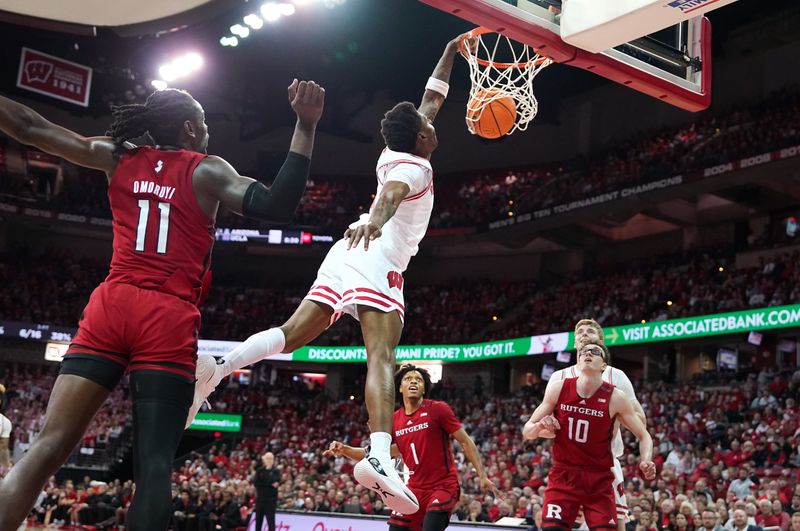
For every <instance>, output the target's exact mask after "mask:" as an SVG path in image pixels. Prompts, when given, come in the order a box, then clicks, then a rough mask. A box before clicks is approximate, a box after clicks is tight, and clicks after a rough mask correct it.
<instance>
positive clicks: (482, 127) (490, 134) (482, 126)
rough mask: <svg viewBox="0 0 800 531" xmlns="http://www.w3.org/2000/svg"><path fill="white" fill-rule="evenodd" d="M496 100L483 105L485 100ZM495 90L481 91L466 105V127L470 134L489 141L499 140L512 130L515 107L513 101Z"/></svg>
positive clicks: (515, 118)
mask: <svg viewBox="0 0 800 531" xmlns="http://www.w3.org/2000/svg"><path fill="white" fill-rule="evenodd" d="M497 94H500V95H501V96H500V97H498V98H497V99H494V100H492V101H490V102H489V103H488V104H484V102H485V101H486V100H487V99H490V98H492V97H495V95H497ZM502 94H504V93H503V92H501V91H499V90H497V89H482V90H480V91H478V93H477V94H476V95H475V97H473V98H472V99H470V100H469V103H468V104H467V127H468V128H469V130H470V131H471V132H472V133H475V134H476V135H478V136H480V137H481V138H486V139H489V140H492V139H495V138H500V137H501V136H503V135H505V134H508V133H509V132H510V131H511V129H513V128H514V123H515V122H516V120H517V105H516V103H514V99H513V98H511V96H508V95H502Z"/></svg>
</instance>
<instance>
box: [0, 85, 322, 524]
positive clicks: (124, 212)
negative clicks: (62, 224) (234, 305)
mask: <svg viewBox="0 0 800 531" xmlns="http://www.w3.org/2000/svg"><path fill="white" fill-rule="evenodd" d="M289 101H290V102H291V105H292V108H293V109H294V110H295V113H296V114H297V125H296V127H295V131H294V136H293V137H292V143H291V146H290V152H289V154H288V155H287V158H286V162H285V163H284V165H283V167H282V168H281V170H280V171H279V172H278V175H277V176H276V178H275V182H274V184H273V186H272V188H269V189H268V188H267V187H266V186H264V185H263V184H262V183H260V182H258V181H255V180H253V179H251V178H249V177H243V176H241V175H239V174H238V173H237V172H236V170H234V169H233V167H231V166H230V165H229V164H228V163H227V162H225V161H224V160H223V159H221V158H219V157H214V156H208V155H206V148H207V146H208V138H209V136H208V128H207V127H206V124H205V113H204V112H203V108H202V107H201V106H200V104H199V103H197V101H195V99H194V98H192V96H191V95H189V93H188V92H184V91H180V90H175V89H167V90H160V91H156V92H154V93H153V94H151V95H150V96H149V97H148V98H147V101H146V102H145V104H144V105H139V104H132V105H123V106H121V107H116V108H115V109H114V111H113V115H114V122H113V123H112V125H111V130H110V131H109V136H103V137H91V138H86V137H83V136H81V135H79V134H77V133H75V132H73V131H69V130H67V129H64V128H62V127H59V126H57V125H55V124H53V123H51V122H49V121H47V120H45V119H44V118H43V117H42V116H40V115H39V114H37V113H36V112H34V111H33V110H32V109H29V108H28V107H25V106H24V105H20V104H19V103H16V102H14V101H12V100H9V99H7V98H3V97H0V130H1V131H3V132H4V133H6V134H7V135H9V136H11V137H12V138H14V139H15V140H17V141H19V142H21V143H23V144H28V145H33V146H36V147H37V148H39V149H41V150H43V151H46V152H48V153H51V154H53V155H57V156H59V157H62V158H64V159H67V160H69V161H71V162H73V163H75V164H78V165H80V166H85V167H87V168H93V169H97V170H102V171H103V172H105V174H106V177H107V179H108V198H109V202H110V204H111V213H112V217H113V230H114V254H113V257H112V259H111V270H110V272H109V275H108V277H107V278H106V280H105V282H103V283H102V284H100V286H98V287H97V289H95V290H94V292H93V293H92V295H91V298H90V299H89V303H88V304H87V305H86V308H85V309H84V311H83V315H82V317H81V320H80V323H79V329H78V333H77V335H76V337H75V340H74V341H73V342H72V343H71V344H70V347H69V350H68V352H67V355H66V357H65V358H64V361H63V363H62V365H61V374H60V375H59V377H58V379H57V380H56V383H55V385H54V387H53V391H52V393H51V395H50V401H49V403H48V405H47V417H46V418H45V422H44V426H43V427H42V431H41V433H40V434H39V436H38V437H37V439H36V440H35V442H34V443H33V445H32V446H31V448H30V450H29V451H28V453H27V454H25V456H24V457H23V458H22V459H21V460H20V461H19V463H17V465H16V466H15V467H14V468H13V469H12V471H11V473H9V474H8V475H7V476H6V477H5V479H3V481H2V482H0V531H15V530H16V529H17V528H18V527H19V525H20V524H21V523H22V521H23V519H24V518H25V516H27V515H28V513H29V512H30V509H31V507H32V506H33V504H34V502H35V500H36V496H37V495H38V494H39V492H41V490H42V486H43V485H44V483H45V481H46V480H47V478H48V477H50V476H51V475H52V474H54V473H55V471H56V470H57V469H58V468H59V467H60V466H61V465H62V464H63V463H64V460H66V458H67V457H68V456H69V454H70V453H71V452H72V450H73V448H75V446H76V445H77V443H78V442H79V441H80V439H81V437H82V436H83V433H84V432H85V431H86V428H87V426H88V425H89V422H90V421H91V420H92V417H94V415H95V413H96V412H97V410H98V409H99V408H100V406H101V405H102V404H103V402H104V401H105V399H106V397H107V396H108V394H109V393H110V392H111V390H112V389H113V388H114V387H115V386H116V384H117V383H118V382H119V380H120V378H121V377H122V375H123V374H124V373H125V372H126V371H127V372H130V381H131V398H132V401H133V427H134V446H133V452H134V455H133V459H134V472H133V474H134V480H135V481H136V495H135V497H134V500H133V503H132V505H131V508H130V511H129V513H128V522H127V524H128V526H127V527H128V529H130V530H131V531H162V530H165V529H167V526H168V525H169V519H170V513H171V500H170V487H171V484H170V471H171V468H172V460H173V458H174V455H175V450H176V449H177V447H178V442H179V441H180V438H181V434H182V433H183V427H184V422H185V420H186V415H187V413H188V411H189V406H190V405H191V402H192V395H193V393H194V373H195V362H196V357H197V336H198V327H199V325H200V312H199V311H198V309H197V305H198V303H199V301H200V298H201V296H202V292H203V287H204V285H206V286H207V280H208V276H207V273H208V268H209V265H210V260H211V247H212V245H213V243H214V232H215V229H214V220H215V218H216V215H217V209H218V208H219V206H220V205H222V206H224V207H225V208H227V209H229V210H231V211H233V212H236V213H239V214H244V215H247V216H250V217H254V218H259V219H265V220H271V221H276V222H288V221H289V220H290V219H291V216H292V214H293V213H294V210H295V208H296V207H297V204H298V203H299V201H300V197H301V196H302V194H303V190H304V189H305V184H306V180H307V178H308V170H309V166H310V162H311V161H310V157H311V151H312V147H313V144H314V133H315V130H316V125H317V122H318V121H319V119H320V116H321V114H322V108H323V102H324V90H323V89H322V88H321V87H319V86H318V85H316V84H315V83H313V82H306V81H302V82H298V81H297V80H294V81H293V82H292V84H291V85H290V86H289ZM145 134H147V135H149V136H150V137H151V138H152V140H153V141H154V143H155V147H148V146H145V147H136V146H134V145H133V144H131V143H130V142H129V141H130V140H131V139H135V138H139V137H141V136H143V135H145Z"/></svg>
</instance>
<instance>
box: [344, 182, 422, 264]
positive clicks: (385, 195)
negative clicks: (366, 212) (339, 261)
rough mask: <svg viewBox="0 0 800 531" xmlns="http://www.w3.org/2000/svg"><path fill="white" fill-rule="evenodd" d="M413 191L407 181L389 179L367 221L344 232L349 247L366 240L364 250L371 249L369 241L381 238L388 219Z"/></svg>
mask: <svg viewBox="0 0 800 531" xmlns="http://www.w3.org/2000/svg"><path fill="white" fill-rule="evenodd" d="M410 192H411V188H409V187H408V185H407V184H406V183H401V182H400V181H387V182H386V184H385V185H384V186H383V188H381V195H379V196H378V199H377V201H375V208H373V209H372V212H371V213H370V216H369V221H367V223H361V224H355V225H353V226H351V227H349V228H348V229H347V230H346V231H345V232H344V237H345V238H346V239H347V240H348V242H347V248H348V249H352V248H353V247H356V246H358V242H360V241H361V240H362V239H363V240H364V250H368V249H369V242H371V241H372V240H374V239H376V238H380V236H381V229H382V228H383V226H384V225H385V224H386V222H387V221H389V220H390V219H392V216H394V214H395V212H397V209H398V208H399V207H400V203H402V202H403V199H405V198H406V196H408V194H409V193H410Z"/></svg>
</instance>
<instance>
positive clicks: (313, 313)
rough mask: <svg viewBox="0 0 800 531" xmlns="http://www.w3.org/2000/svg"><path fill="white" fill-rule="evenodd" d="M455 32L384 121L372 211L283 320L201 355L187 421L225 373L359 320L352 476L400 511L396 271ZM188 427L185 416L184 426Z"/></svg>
mask: <svg viewBox="0 0 800 531" xmlns="http://www.w3.org/2000/svg"><path fill="white" fill-rule="evenodd" d="M461 41H462V39H461V38H456V39H453V40H452V41H450V43H448V45H447V48H446V49H445V51H444V53H443V54H442V57H441V59H439V63H438V64H437V65H436V68H435V69H434V71H433V74H432V75H431V77H430V79H429V80H428V83H427V85H426V86H425V94H424V96H423V98H422V102H421V103H420V105H419V108H417V107H415V106H414V104H412V103H409V102H402V103H398V104H397V105H396V106H395V107H394V108H392V109H391V110H390V111H388V112H387V113H386V115H385V117H384V119H383V121H382V122H381V134H382V135H383V138H384V140H385V141H386V149H385V150H384V151H383V153H382V154H381V156H380V158H379V160H378V164H377V167H376V173H377V178H378V190H377V193H376V195H375V201H374V202H373V204H372V206H371V207H370V211H369V214H367V215H364V216H362V218H361V219H360V220H359V221H357V222H355V223H353V224H352V225H350V227H349V228H348V229H347V231H346V232H345V235H344V239H342V240H340V241H339V242H338V243H336V244H335V245H334V246H333V247H332V248H331V250H330V251H329V252H328V255H327V256H326V257H325V260H324V261H323V262H322V265H321V266H320V269H319V273H318V275H317V279H316V280H315V282H314V284H312V286H311V289H310V290H309V292H308V295H306V297H305V299H304V300H303V301H302V302H301V303H300V306H299V307H298V308H297V310H296V311H295V313H294V314H293V315H292V316H291V317H290V318H289V320H288V321H286V323H284V324H283V326H281V327H278V328H272V329H270V330H266V331H264V332H259V333H258V334H255V335H253V336H250V337H249V338H248V339H247V340H246V341H245V342H244V343H243V344H242V345H240V346H239V347H237V348H236V349H234V350H233V351H232V352H230V353H228V354H227V355H226V356H225V357H224V358H223V359H222V360H220V361H219V362H218V363H216V364H215V362H214V360H213V358H211V357H210V356H206V357H203V356H201V357H200V358H198V361H197V383H196V385H195V400H194V404H193V405H192V409H191V410H190V411H189V419H188V421H189V422H191V420H192V419H193V418H194V415H195V414H196V413H197V411H198V409H199V408H200V405H201V403H202V402H203V401H204V400H205V398H206V397H207V396H208V395H209V394H210V393H211V391H213V390H214V388H215V387H216V386H217V384H219V382H220V381H221V380H222V378H224V377H226V376H228V375H229V374H231V373H232V372H233V371H234V370H236V369H239V368H241V367H244V366H246V365H250V364H252V363H255V362H257V361H259V360H261V359H264V358H265V357H267V356H270V355H273V354H277V353H280V352H292V351H293V350H296V349H298V348H300V347H302V346H304V345H306V344H307V343H308V342H310V341H312V340H313V339H315V338H316V337H317V336H319V335H320V334H321V333H322V332H323V331H325V329H326V328H327V327H328V326H330V325H331V324H332V323H333V322H335V321H336V319H338V318H339V317H340V316H341V315H342V314H343V313H347V314H350V315H352V316H353V317H355V318H356V319H358V320H359V321H360V323H361V332H362V335H363V337H364V346H365V347H366V350H367V381H366V386H365V387H366V389H365V393H364V395H365V399H366V406H367V411H368V413H369V427H370V431H371V434H370V447H371V450H370V455H369V456H368V457H367V458H366V459H362V460H361V461H359V462H358V464H356V466H355V470H354V475H355V478H356V480H358V482H359V483H361V484H362V485H364V486H365V487H368V488H370V489H372V490H374V491H376V492H378V493H379V494H380V495H381V497H382V498H383V499H384V502H385V503H386V505H387V506H388V507H389V508H391V509H392V510H394V511H395V512H397V513H401V514H414V513H416V512H417V510H418V509H419V504H418V501H417V499H416V497H415V496H414V494H413V493H412V492H411V491H410V490H409V489H408V488H406V486H405V484H404V483H403V482H402V480H401V479H400V476H398V474H397V472H396V470H395V469H394V466H393V465H392V461H391V458H390V457H389V448H390V446H391V443H392V437H391V431H392V420H393V419H392V417H393V413H394V398H395V396H394V379H393V378H394V366H395V355H394V349H395V347H397V344H398V343H399V341H400V334H401V332H402V330H403V318H404V315H405V306H404V301H403V272H404V271H405V270H406V266H408V262H409V260H411V257H412V256H414V255H415V254H416V253H417V249H418V245H419V242H420V240H422V237H423V236H424V235H425V231H426V230H427V228H428V221H429V219H430V215H431V209H432V208H433V170H432V169H431V165H430V162H429V159H430V156H431V153H433V151H434V150H435V149H436V146H437V144H438V141H437V139H436V131H435V130H434V128H433V125H432V122H433V120H434V118H435V117H436V114H437V113H438V112H439V108H440V107H441V105H442V103H444V99H445V97H446V96H447V90H448V84H447V82H448V80H449V79H450V71H451V70H452V68H453V59H454V57H455V54H456V53H457V52H458V47H459V44H460V43H461ZM187 425H188V423H187Z"/></svg>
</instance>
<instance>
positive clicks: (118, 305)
mask: <svg viewBox="0 0 800 531" xmlns="http://www.w3.org/2000/svg"><path fill="white" fill-rule="evenodd" d="M199 328H200V310H198V309H197V306H195V305H194V304H192V303H190V302H188V301H185V300H183V299H180V298H178V297H175V296H174V295H167V294H164V293H161V292H158V291H153V290H146V289H141V288H137V287H136V286H132V285H130V284H123V283H119V282H113V283H109V282H103V283H102V284H100V285H99V286H97V288H96V289H95V290H94V291H93V292H92V296H91V297H90V298H89V303H88V304H87V305H86V308H84V310H83V315H82V316H81V320H80V323H79V325H78V333H77V335H76V336H75V339H73V341H72V343H71V344H70V346H69V349H68V350H67V354H66V356H68V357H70V356H75V357H80V358H85V357H93V358H103V359H105V360H108V361H112V362H115V363H118V364H119V365H121V366H123V367H125V368H126V369H127V370H128V371H135V370H142V369H149V370H159V371H166V372H171V373H174V374H177V375H179V376H182V377H185V378H188V379H190V380H191V381H194V370H195V364H196V362H197V335H198V331H199Z"/></svg>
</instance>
